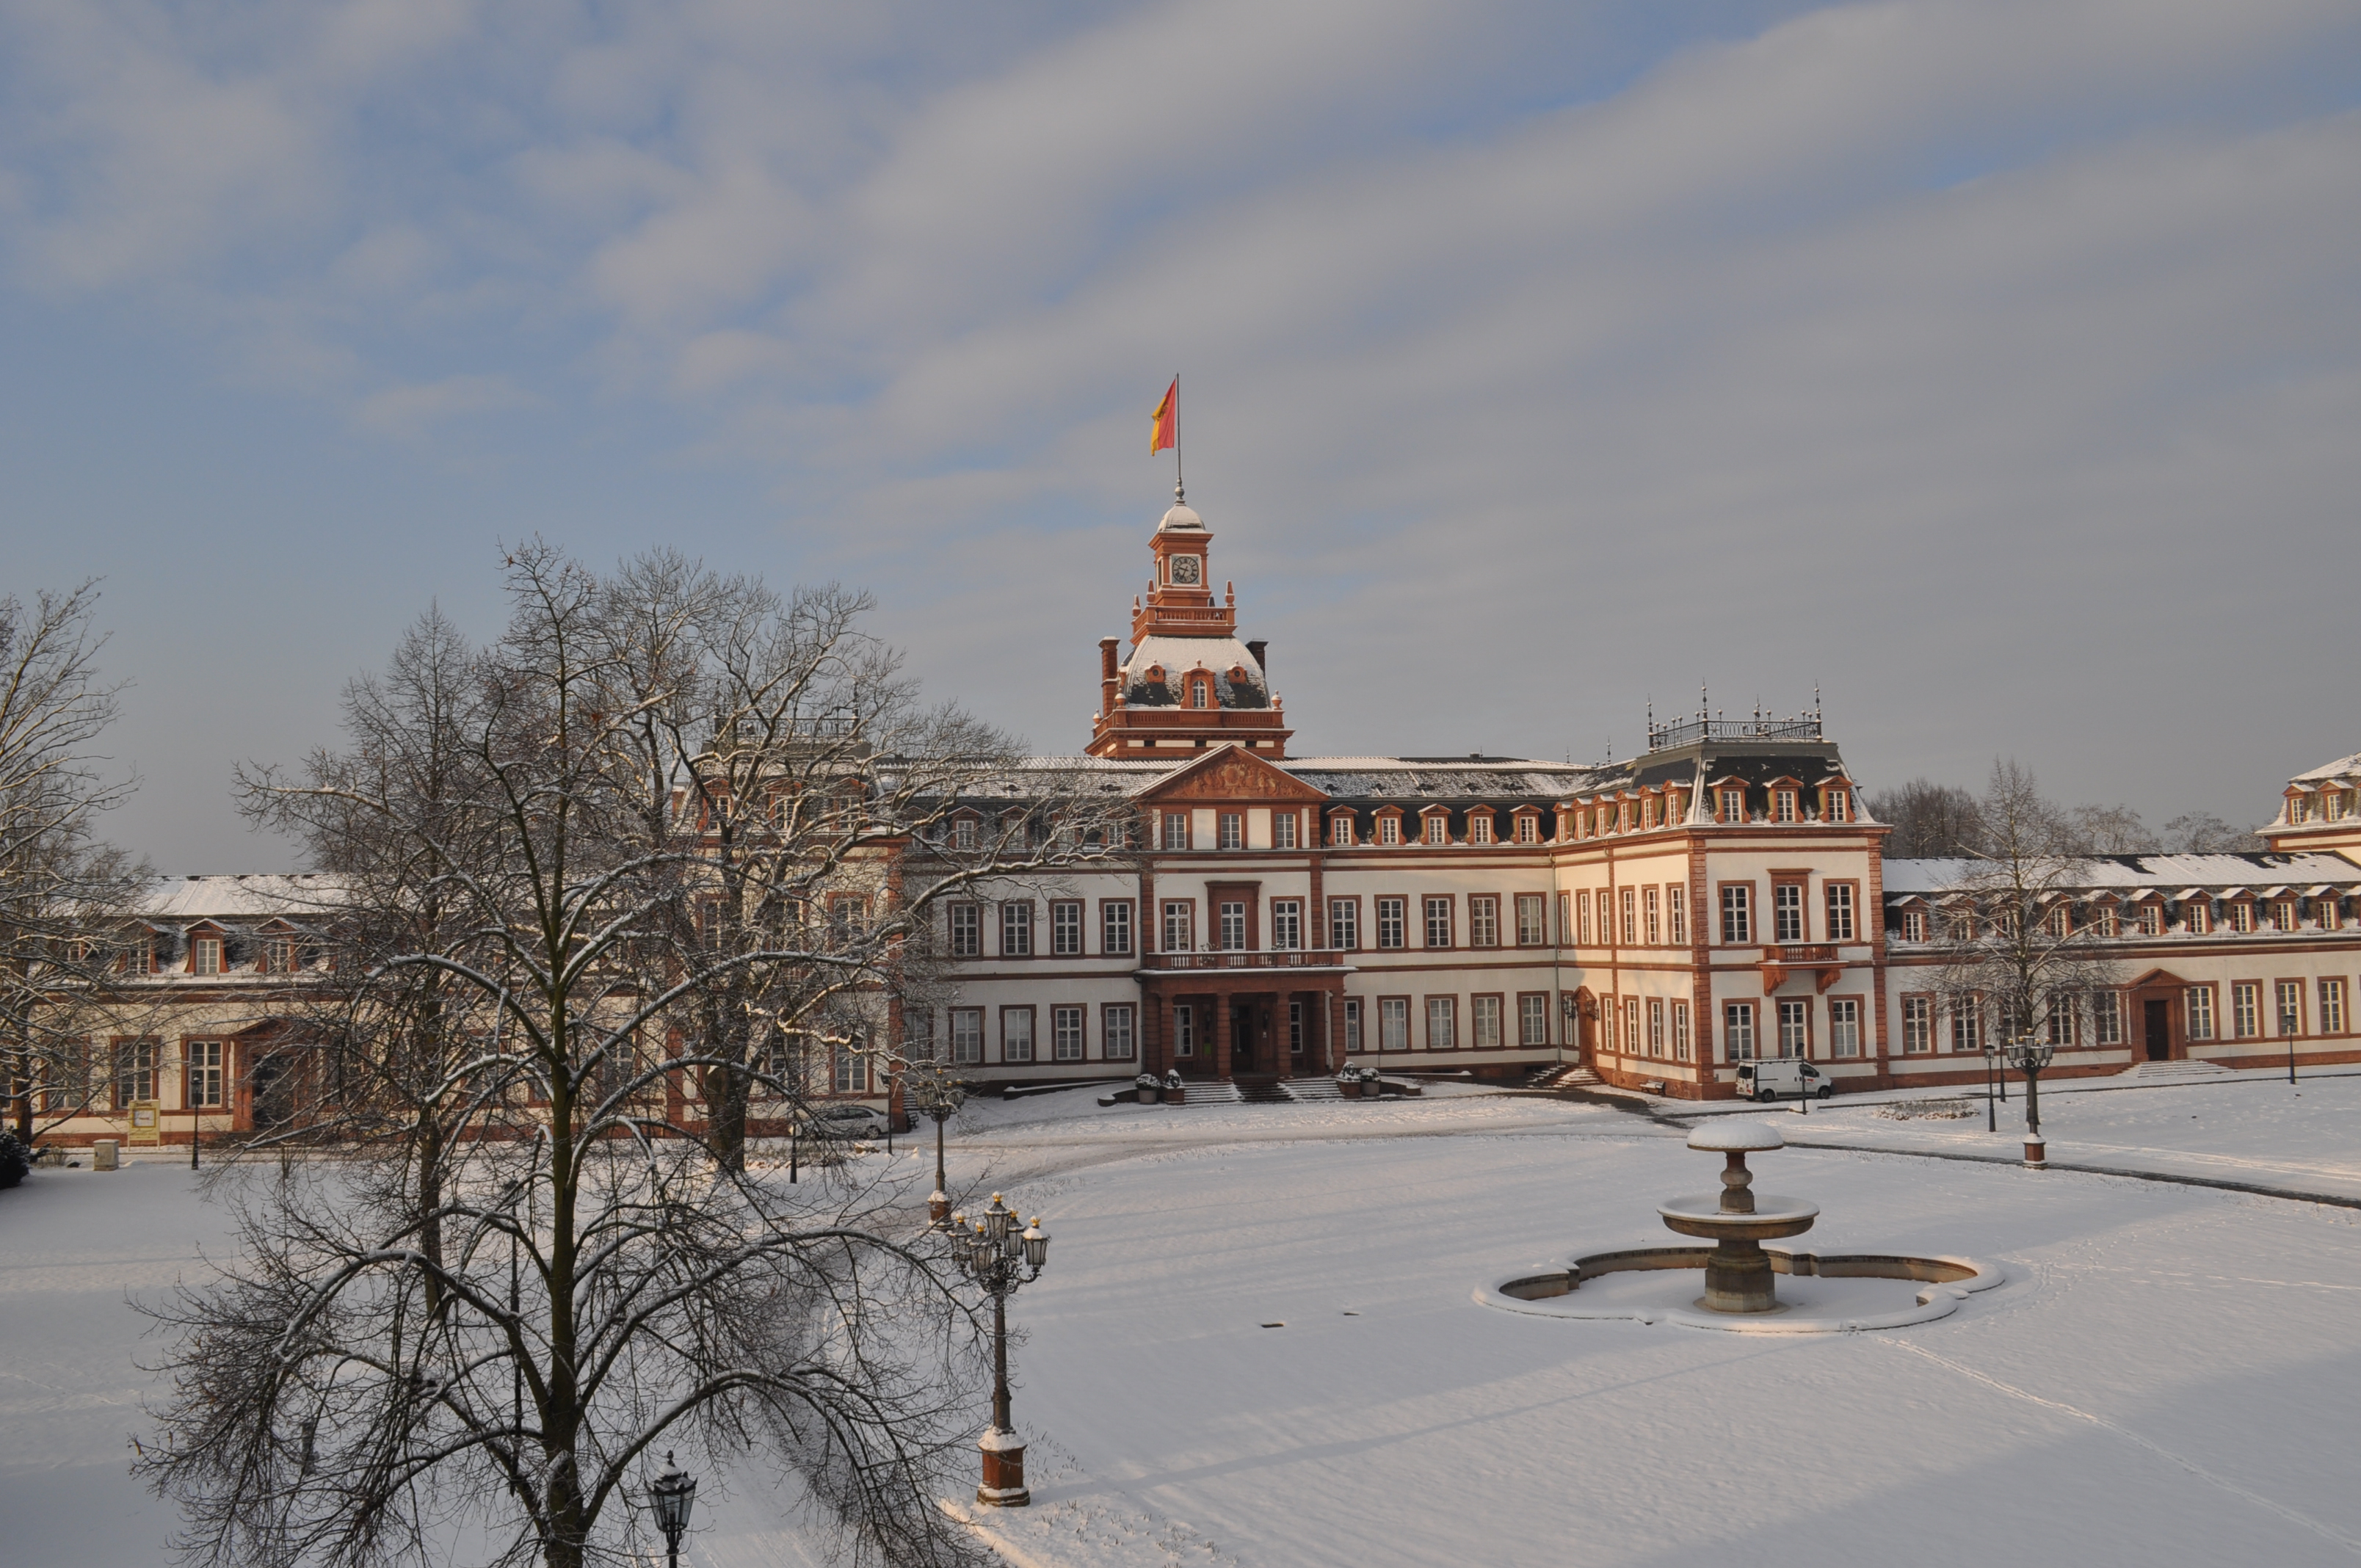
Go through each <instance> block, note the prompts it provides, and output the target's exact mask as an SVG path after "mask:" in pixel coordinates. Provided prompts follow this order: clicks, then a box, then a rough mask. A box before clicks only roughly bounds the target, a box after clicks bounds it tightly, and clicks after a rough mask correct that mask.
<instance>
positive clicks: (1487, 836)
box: [1467, 811, 1492, 844]
mask: <svg viewBox="0 0 2361 1568" xmlns="http://www.w3.org/2000/svg"><path fill="white" fill-rule="evenodd" d="M1467 841H1468V842H1469V843H1471V844H1488V843H1490V842H1491V841H1492V814H1491V813H1490V812H1488V811H1471V812H1469V813H1468V814H1467Z"/></svg>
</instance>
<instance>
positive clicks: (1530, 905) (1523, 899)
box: [1517, 893, 1549, 948]
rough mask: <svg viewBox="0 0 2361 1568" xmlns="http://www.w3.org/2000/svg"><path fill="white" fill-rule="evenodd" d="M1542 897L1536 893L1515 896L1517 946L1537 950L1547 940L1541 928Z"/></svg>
mask: <svg viewBox="0 0 2361 1568" xmlns="http://www.w3.org/2000/svg"><path fill="white" fill-rule="evenodd" d="M1542 910H1543V904H1542V895H1541V894H1538V893H1521V894H1517V946H1519V947H1521V948H1538V947H1540V946H1541V945H1542V944H1543V943H1544V942H1546V941H1547V940H1548V939H1549V933H1548V932H1547V931H1545V930H1543V928H1542V927H1543V915H1542Z"/></svg>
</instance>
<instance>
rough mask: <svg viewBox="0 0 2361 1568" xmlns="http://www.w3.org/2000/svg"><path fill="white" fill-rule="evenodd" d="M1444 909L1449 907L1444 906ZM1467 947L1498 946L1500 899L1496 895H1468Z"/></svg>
mask: <svg viewBox="0 0 2361 1568" xmlns="http://www.w3.org/2000/svg"><path fill="white" fill-rule="evenodd" d="M1444 907H1445V908H1448V907H1449V905H1447V904H1446V905H1444ZM1467 945H1468V946H1469V947H1471V948H1497V947H1499V945H1500V898H1499V894H1492V893H1476V894H1468V896H1467Z"/></svg>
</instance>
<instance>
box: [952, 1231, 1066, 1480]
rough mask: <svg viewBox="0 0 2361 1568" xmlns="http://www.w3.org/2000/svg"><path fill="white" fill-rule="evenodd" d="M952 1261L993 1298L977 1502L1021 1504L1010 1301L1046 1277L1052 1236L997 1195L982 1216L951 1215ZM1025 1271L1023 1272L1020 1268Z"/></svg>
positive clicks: (1022, 1458)
mask: <svg viewBox="0 0 2361 1568" xmlns="http://www.w3.org/2000/svg"><path fill="white" fill-rule="evenodd" d="M950 1242H951V1260H952V1261H953V1262H954V1263H956V1264H958V1265H959V1266H960V1270H961V1272H962V1273H964V1274H965V1275H966V1276H967V1277H969V1278H971V1279H972V1280H974V1281H975V1282H976V1283H977V1284H978V1285H980V1286H982V1287H983V1292H984V1294H985V1295H987V1296H989V1297H991V1298H992V1430H991V1431H987V1432H985V1433H984V1434H983V1442H981V1443H979V1444H978V1445H977V1446H978V1447H980V1448H981V1449H983V1484H982V1485H981V1486H977V1487H976V1489H975V1500H976V1501H977V1502H979V1503H983V1504H985V1505H986V1506H988V1507H991V1508H1024V1507H1025V1506H1026V1505H1027V1504H1028V1503H1030V1502H1031V1501H1032V1500H1033V1494H1032V1493H1030V1492H1028V1491H1027V1490H1026V1489H1025V1445H1024V1444H1023V1443H1021V1442H1017V1441H1016V1429H1015V1427H1014V1425H1013V1424H1012V1422H1011V1420H1010V1418H1009V1413H1008V1299H1009V1298H1010V1297H1011V1296H1014V1295H1016V1290H1017V1288H1018V1287H1019V1286H1021V1285H1029V1284H1031V1283H1032V1282H1033V1281H1034V1280H1036V1279H1038V1278H1040V1277H1041V1270H1042V1269H1043V1268H1045V1267H1046V1266H1048V1265H1049V1235H1048V1234H1046V1233H1045V1232H1044V1231H1043V1230H1042V1229H1041V1221H1040V1217H1039V1216H1038V1215H1036V1216H1035V1217H1034V1220H1033V1223H1032V1224H1030V1225H1028V1226H1027V1227H1026V1228H1025V1229H1024V1230H1023V1231H1021V1232H1020V1231H1018V1230H1017V1228H1016V1211H1015V1210H1014V1209H1011V1208H1008V1207H1007V1206H1006V1205H1005V1204H1004V1203H1002V1202H1001V1201H1000V1194H999V1193H997V1192H995V1193H994V1194H993V1195H992V1207H991V1208H989V1209H986V1210H985V1211H984V1212H983V1217H982V1218H981V1219H978V1220H975V1221H972V1222H971V1221H970V1220H969V1219H968V1217H967V1216H966V1215H965V1214H953V1215H952V1216H951V1230H950ZM1020 1268H1021V1269H1023V1270H1024V1273H1023V1274H1022V1275H1021V1276H1020V1275H1019V1273H1018V1270H1019V1269H1020Z"/></svg>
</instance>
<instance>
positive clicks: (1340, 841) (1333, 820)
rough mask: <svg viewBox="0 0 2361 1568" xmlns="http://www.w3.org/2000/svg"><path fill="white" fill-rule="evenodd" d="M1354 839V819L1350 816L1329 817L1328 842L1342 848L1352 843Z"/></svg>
mask: <svg viewBox="0 0 2361 1568" xmlns="http://www.w3.org/2000/svg"><path fill="white" fill-rule="evenodd" d="M1352 841H1353V819H1352V818H1351V817H1330V818H1329V819H1328V842H1330V843H1331V844H1334V845H1337V846H1339V847H1340V848H1341V847H1344V846H1346V845H1349V844H1351V843H1352Z"/></svg>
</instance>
